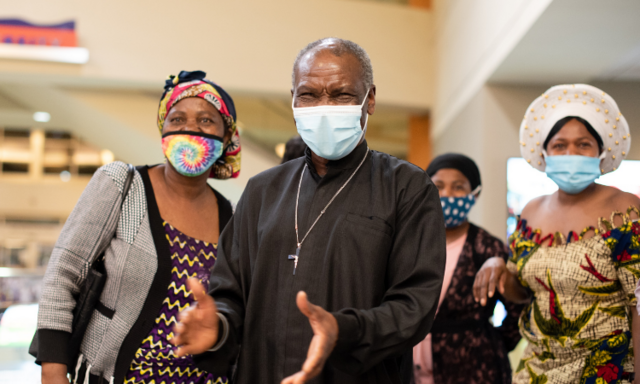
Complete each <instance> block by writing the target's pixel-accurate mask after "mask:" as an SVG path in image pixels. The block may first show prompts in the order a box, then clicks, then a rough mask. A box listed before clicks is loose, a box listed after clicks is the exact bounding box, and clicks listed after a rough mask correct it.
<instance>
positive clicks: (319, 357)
mask: <svg viewBox="0 0 640 384" xmlns="http://www.w3.org/2000/svg"><path fill="white" fill-rule="evenodd" d="M296 304H297V305H298V309H300V312H302V314H303V315H305V316H307V318H309V324H311V328H312V329H313V338H312V339H311V344H310V345H309V351H308V352H307V359H306V360H305V362H304V364H303V365H302V370H301V371H300V372H298V373H296V374H294V375H291V376H289V377H287V378H286V379H284V380H282V383H281V384H303V383H306V382H307V380H311V379H312V378H314V377H316V376H318V375H319V374H320V372H322V368H323V367H324V364H325V362H326V361H327V359H328V358H329V355H330V354H331V351H333V348H334V347H335V346H336V341H337V340H338V322H337V321H336V318H335V317H333V315H332V314H331V313H329V312H327V311H325V310H324V309H322V308H321V307H319V306H317V305H313V304H311V303H310V302H309V300H308V299H307V294H306V293H304V292H302V291H300V292H298V296H297V297H296Z"/></svg>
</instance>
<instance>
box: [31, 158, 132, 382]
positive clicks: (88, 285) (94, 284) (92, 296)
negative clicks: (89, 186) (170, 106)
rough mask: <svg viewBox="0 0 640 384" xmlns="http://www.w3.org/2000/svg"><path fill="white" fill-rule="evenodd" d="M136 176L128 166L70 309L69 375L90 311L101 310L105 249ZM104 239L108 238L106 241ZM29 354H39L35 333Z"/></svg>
mask: <svg viewBox="0 0 640 384" xmlns="http://www.w3.org/2000/svg"><path fill="white" fill-rule="evenodd" d="M134 175H135V168H134V167H133V166H132V165H131V164H128V170H127V178H126V179H125V181H124V184H123V187H122V200H121V201H120V209H119V210H117V211H116V210H114V212H115V214H116V215H117V217H115V218H114V220H111V222H112V223H113V227H112V228H108V229H107V230H106V231H104V235H103V237H102V238H100V239H99V242H100V243H99V244H101V248H99V250H98V252H96V254H97V255H98V257H95V258H94V260H93V262H92V263H91V266H90V267H89V271H88V272H87V278H86V279H85V282H84V285H83V286H82V288H81V289H80V294H79V296H78V299H77V300H76V306H75V308H74V309H73V323H72V328H71V329H72V331H71V338H70V340H69V362H68V363H67V370H68V372H69V373H71V374H73V373H74V372H73V370H74V367H75V364H76V362H77V360H78V356H79V354H80V346H81V345H82V339H83V338H84V334H85V332H86V330H87V327H88V326H89V321H90V320H91V317H92V316H93V311H94V310H96V308H97V307H99V306H101V305H102V303H100V295H101V294H102V290H103V289H104V284H105V282H106V281H107V271H106V268H105V266H104V256H105V252H106V250H107V248H108V247H109V245H110V244H111V241H110V240H111V239H112V238H113V236H114V233H115V231H116V229H117V226H118V222H119V217H120V214H121V213H122V204H123V203H124V200H125V199H126V198H127V194H128V193H129V189H130V188H131V183H132V181H133V176H134ZM105 237H108V239H107V238H105ZM29 353H30V354H31V355H33V356H36V358H37V354H38V333H37V332H36V334H35V336H34V337H33V340H32V341H31V345H30V346H29Z"/></svg>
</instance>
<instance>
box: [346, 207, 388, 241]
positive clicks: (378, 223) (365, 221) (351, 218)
mask: <svg viewBox="0 0 640 384" xmlns="http://www.w3.org/2000/svg"><path fill="white" fill-rule="evenodd" d="M345 221H346V222H347V225H352V224H355V225H356V226H360V227H361V228H362V229H365V230H369V231H376V232H380V234H385V235H387V236H389V237H390V238H391V237H392V236H393V229H392V228H391V226H390V225H389V224H387V222H386V221H384V220H383V219H381V218H379V217H376V216H361V215H358V214H356V213H347V217H346V219H345Z"/></svg>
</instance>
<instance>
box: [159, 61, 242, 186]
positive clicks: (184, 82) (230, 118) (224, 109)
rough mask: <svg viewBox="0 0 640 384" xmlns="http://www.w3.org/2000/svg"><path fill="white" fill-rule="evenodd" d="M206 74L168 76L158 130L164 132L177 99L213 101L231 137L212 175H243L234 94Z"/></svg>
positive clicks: (161, 102) (227, 177) (194, 72)
mask: <svg viewBox="0 0 640 384" xmlns="http://www.w3.org/2000/svg"><path fill="white" fill-rule="evenodd" d="M206 75H207V74H206V73H204V72H202V71H193V72H188V71H181V72H180V74H178V76H173V75H171V76H169V79H167V81H166V82H165V86H164V93H163V94H162V97H161V98H160V106H159V108H158V129H159V130H160V134H162V128H163V126H164V120H165V118H166V117H167V114H168V113H169V110H171V107H173V106H174V105H175V104H176V103H177V102H179V101H180V100H182V99H184V98H187V97H199V98H201V99H204V100H206V101H208V102H209V103H211V105H213V106H214V107H215V108H216V109H217V110H218V112H220V115H222V119H223V120H224V123H225V126H226V128H227V129H228V130H229V132H230V133H231V140H230V141H229V143H228V144H227V146H226V147H225V149H224V153H223V155H222V156H221V157H220V159H219V160H218V161H216V163H215V164H213V167H211V173H210V175H209V177H210V178H215V179H230V178H236V177H238V175H239V174H240V135H239V134H238V128H237V126H236V107H235V105H234V104H233V99H231V96H229V94H228V93H227V92H226V91H225V90H224V89H222V88H221V87H220V86H219V85H217V84H214V83H213V82H211V81H209V80H207V79H205V76H206Z"/></svg>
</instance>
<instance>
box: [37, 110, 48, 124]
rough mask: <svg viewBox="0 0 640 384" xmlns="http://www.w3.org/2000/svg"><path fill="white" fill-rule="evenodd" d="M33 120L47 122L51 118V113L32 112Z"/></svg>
mask: <svg viewBox="0 0 640 384" xmlns="http://www.w3.org/2000/svg"><path fill="white" fill-rule="evenodd" d="M33 120H35V121H37V122H38V123H48V122H49V120H51V115H50V114H49V113H48V112H36V113H34V114H33Z"/></svg>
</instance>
